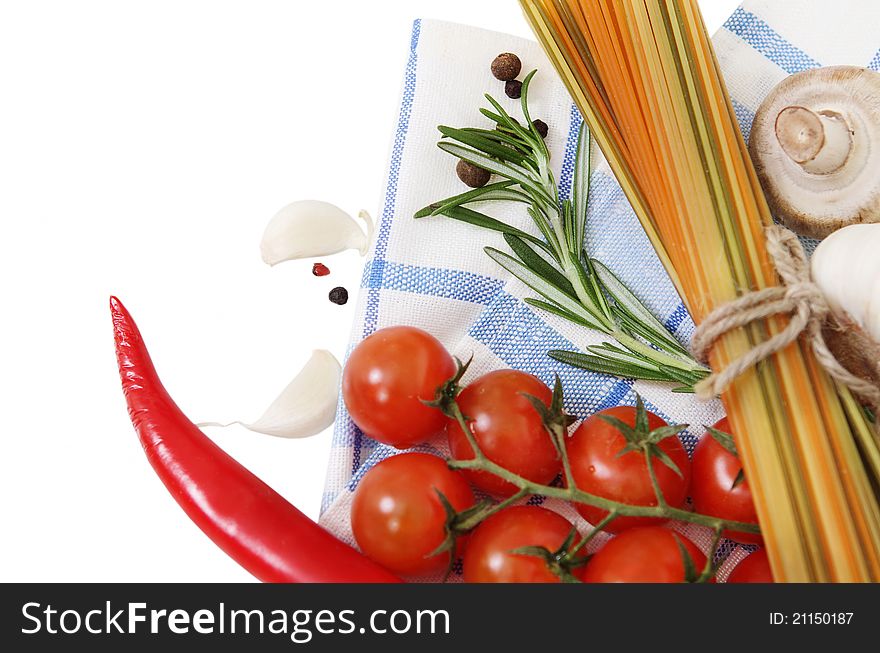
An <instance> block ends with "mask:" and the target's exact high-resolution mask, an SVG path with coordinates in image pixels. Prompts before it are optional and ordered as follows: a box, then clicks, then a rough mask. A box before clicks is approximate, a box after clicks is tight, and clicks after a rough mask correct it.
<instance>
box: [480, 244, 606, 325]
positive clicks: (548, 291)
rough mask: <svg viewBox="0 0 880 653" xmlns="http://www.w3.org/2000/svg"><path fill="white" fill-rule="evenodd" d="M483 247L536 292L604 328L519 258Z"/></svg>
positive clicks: (584, 309)
mask: <svg viewBox="0 0 880 653" xmlns="http://www.w3.org/2000/svg"><path fill="white" fill-rule="evenodd" d="M483 249H484V251H485V252H486V253H487V254H488V255H489V256H490V257H491V258H492V260H494V261H495V262H496V263H498V265H500V266H501V267H503V268H504V269H505V270H507V271H508V272H510V273H511V274H512V275H513V276H515V277H516V278H517V279H519V280H520V281H522V282H523V283H524V284H526V285H527V286H528V287H529V288H531V289H532V290H534V291H535V292H536V293H538V294H540V295H541V296H543V297H545V298H546V299H549V300H550V301H551V302H554V303H556V304H558V305H559V306H561V307H562V308H563V309H565V310H566V311H568V312H570V313H573V314H574V315H577V316H578V317H579V318H581V319H582V320H584V321H585V322H587V323H588V324H589V325H590V328H591V329H600V330H601V329H602V324H601V323H600V322H598V321H596V318H595V317H594V316H593V315H591V314H590V313H589V312H588V311H587V310H586V308H585V307H583V306H581V305H580V304H579V303H577V301H575V300H574V299H572V298H571V297H569V296H568V295H566V294H565V293H564V292H562V291H561V290H559V289H558V288H557V287H556V286H554V285H553V284H551V283H550V282H548V281H546V280H545V279H544V278H543V277H540V276H538V275H537V274H535V272H534V271H532V270H531V269H530V268H528V267H526V266H525V265H524V264H523V263H522V262H520V261H519V260H518V259H515V258H513V257H512V256H510V255H509V254H505V253H504V252H502V251H499V250H497V249H495V248H494V247H485V248H483Z"/></svg>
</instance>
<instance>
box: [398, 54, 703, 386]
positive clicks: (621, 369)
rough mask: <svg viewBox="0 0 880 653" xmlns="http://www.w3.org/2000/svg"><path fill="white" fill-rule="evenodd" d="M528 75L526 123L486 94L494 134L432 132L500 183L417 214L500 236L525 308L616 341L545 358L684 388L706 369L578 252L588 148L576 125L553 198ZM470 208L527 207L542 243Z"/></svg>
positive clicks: (503, 260) (496, 253)
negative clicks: (567, 166) (525, 290)
mask: <svg viewBox="0 0 880 653" xmlns="http://www.w3.org/2000/svg"><path fill="white" fill-rule="evenodd" d="M535 72H536V71H532V72H531V73H529V74H528V75H527V76H526V78H525V80H523V86H522V95H521V105H522V113H523V117H524V118H525V123H524V124H522V123H520V122H519V121H518V120H516V119H515V118H513V117H511V116H510V115H509V114H508V113H507V112H506V111H505V110H504V108H503V107H502V106H501V105H500V104H499V103H498V102H497V101H496V100H495V99H493V98H492V96H490V95H488V94H487V95H486V99H487V100H488V101H489V104H490V105H491V109H485V108H484V109H481V110H480V111H481V113H482V114H483V115H484V116H486V117H488V118H489V119H491V120H492V121H494V122H495V128H494V129H478V128H464V129H456V128H453V127H446V126H440V127H439V128H438V129H439V130H440V133H441V134H442V136H443V139H442V140H440V142H439V143H438V144H437V145H438V147H440V149H442V150H443V151H445V152H448V153H450V154H452V155H453V156H455V157H458V158H460V159H464V160H465V161H469V162H470V163H473V164H474V165H477V166H480V167H481V168H485V169H486V170H489V171H490V172H492V173H494V174H495V175H497V176H498V177H500V178H501V181H498V182H496V183H492V184H488V185H486V186H484V187H482V188H476V189H473V190H469V191H467V192H466V193H461V194H460V195H455V196H453V197H449V198H447V199H444V200H441V201H439V202H434V203H433V204H431V205H429V206H427V207H425V208H424V209H422V210H421V211H418V212H417V213H416V214H415V216H414V217H416V218H424V217H427V216H436V215H444V216H446V217H449V218H452V219H454V220H460V221H462V222H467V223H469V224H472V225H474V226H477V227H482V228H483V229H489V230H492V231H498V232H501V233H503V234H504V240H505V241H506V242H507V245H508V246H509V247H510V251H511V253H507V252H502V251H500V250H498V249H495V248H493V247H486V248H484V249H485V251H486V253H487V254H488V255H489V256H490V257H491V258H492V259H493V260H494V261H495V262H497V263H498V264H499V265H500V266H501V267H503V268H504V269H506V270H507V271H508V272H510V273H511V274H513V275H514V276H515V277H516V278H517V279H519V280H520V281H522V282H523V283H524V284H525V285H527V286H528V287H529V288H531V289H532V290H533V291H534V292H535V293H537V295H539V297H536V298H529V299H527V300H526V302H527V303H528V304H530V305H531V306H534V307H536V308H539V309H541V310H544V311H547V312H549V313H553V314H555V315H558V316H560V317H562V318H564V319H566V320H569V321H570V322H574V323H575V324H579V325H581V326H585V327H587V328H590V329H593V330H595V331H599V332H601V333H603V334H605V335H607V336H610V337H611V338H613V340H614V341H616V343H612V342H603V343H602V344H599V345H591V346H589V347H587V352H586V353H580V352H570V351H560V350H553V351H550V352H548V354H549V356H551V357H552V358H555V359H556V360H559V361H562V362H564V363H568V364H570V365H574V366H576V367H581V368H584V369H587V370H591V371H594V372H601V373H603V374H612V375H615V376H621V377H626V378H633V379H646V380H650V381H671V382H674V383H677V384H679V385H680V386H681V387H680V388H678V389H680V390H683V391H689V390H691V389H692V388H693V386H694V384H695V383H697V382H699V381H700V380H701V379H703V378H705V377H706V376H707V374H708V370H707V369H706V368H705V367H704V366H702V365H701V364H700V363H698V362H697V361H696V360H694V358H693V357H692V356H691V355H690V353H689V352H688V350H687V349H686V348H685V347H684V346H683V345H682V344H681V343H680V342H678V340H676V339H675V338H674V337H673V336H672V335H671V334H670V333H669V332H668V331H667V329H666V328H665V327H664V326H663V324H661V323H660V321H659V320H658V319H657V318H656V317H654V315H653V314H652V313H651V312H650V311H649V310H648V308H647V307H646V306H645V305H644V304H643V303H642V302H641V301H640V300H639V299H638V298H637V297H636V296H635V294H634V293H633V292H632V291H630V290H629V288H627V287H626V285H625V284H624V283H623V282H622V281H620V279H618V278H617V277H616V276H615V275H614V274H613V273H612V272H611V270H609V269H608V268H607V267H606V266H605V265H603V264H602V263H601V262H599V261H597V260H595V259H591V258H590V256H589V255H588V253H587V252H586V251H585V249H584V235H585V233H586V219H587V197H588V195H589V183H590V153H591V149H592V148H591V138H590V134H589V131H588V130H587V128H586V126H583V125H582V126H581V129H580V133H579V134H578V143H577V155H576V161H575V172H574V180H573V192H572V197H571V199H567V198H566V199H562V200H560V197H559V189H558V187H557V185H556V181H555V179H554V178H553V173H552V172H551V170H550V153H549V152H548V150H547V146H546V145H545V143H544V139H543V138H542V137H541V135H540V134H539V133H538V131H537V129H536V128H535V126H534V125H533V124H532V119H531V117H530V115H529V108H528V89H529V82H530V81H531V79H532V77H533V76H534V75H535ZM474 202H519V203H521V204H524V205H525V208H526V212H527V213H528V215H529V216H530V217H531V218H532V220H533V222H534V223H535V226H536V227H537V228H538V231H539V232H540V233H541V236H542V238H536V237H535V236H533V235H531V234H528V233H526V232H524V231H522V230H521V229H517V228H515V227H513V226H512V225H509V224H507V223H505V222H502V221H501V220H497V219H496V218H492V217H490V216H488V215H486V214H484V213H481V212H479V211H476V210H474V209H472V208H470V206H469V205H471V204H473V203H474Z"/></svg>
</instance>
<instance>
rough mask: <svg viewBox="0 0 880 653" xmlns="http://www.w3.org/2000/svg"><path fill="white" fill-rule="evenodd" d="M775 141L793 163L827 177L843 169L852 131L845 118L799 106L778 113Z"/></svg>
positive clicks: (847, 155)
mask: <svg viewBox="0 0 880 653" xmlns="http://www.w3.org/2000/svg"><path fill="white" fill-rule="evenodd" d="M776 138H777V139H778V141H779V145H780V146H781V147H782V149H783V151H784V152H785V153H786V154H787V155H788V156H789V158H791V160H792V161H794V162H795V163H797V164H799V165H800V166H801V167H802V168H803V169H804V170H805V171H806V172H809V173H812V174H815V175H828V174H831V173H832V172H835V171H837V170H839V169H840V168H841V167H843V165H844V164H845V163H846V162H847V159H849V155H850V152H851V151H852V145H853V142H852V138H853V132H852V131H851V130H850V127H849V124H848V123H847V122H846V120H845V119H844V117H843V116H842V115H840V114H839V113H837V112H836V111H828V110H825V111H819V112H818V113H817V112H815V111H811V110H810V109H807V108H806V107H800V106H790V107H785V108H784V109H783V110H782V111H780V112H779V115H777V116H776Z"/></svg>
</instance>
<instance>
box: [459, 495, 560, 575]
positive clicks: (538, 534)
mask: <svg viewBox="0 0 880 653" xmlns="http://www.w3.org/2000/svg"><path fill="white" fill-rule="evenodd" d="M572 528H573V526H572V525H571V522H569V521H568V520H567V519H566V518H565V517H563V516H562V515H560V514H559V513H557V512H553V511H552V510H547V509H546V508H541V507H540V506H514V507H512V508H505V509H504V510H501V511H500V512H497V513H495V514H494V515H492V516H491V517H488V518H487V519H486V520H485V521H483V522H482V523H481V524H480V525H479V526H477V528H476V529H474V531H473V533H471V536H470V539H469V540H468V545H467V549H466V550H465V552H464V580H465V582H466V583H558V582H560V579H559V577H558V576H557V575H556V574H554V573H553V572H552V571H550V569H549V568H548V567H547V563H546V562H545V561H544V560H542V559H541V558H538V557H537V556H532V555H526V554H518V553H511V551H513V550H514V549H518V548H520V547H523V546H542V547H544V548H545V549H547V550H548V551H550V552H554V551H557V550H558V549H559V548H560V547H561V546H562V545H563V544H564V543H565V539H566V538H567V537H568V536H569V534H570V533H571V530H572Z"/></svg>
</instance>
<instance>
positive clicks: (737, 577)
mask: <svg viewBox="0 0 880 653" xmlns="http://www.w3.org/2000/svg"><path fill="white" fill-rule="evenodd" d="M727 582H728V583H772V582H774V581H773V572H772V571H771V569H770V560H769V559H768V558H767V552H766V551H765V550H764V549H758V550H757V551H755V552H754V553H751V554H749V555H748V557H746V558H744V559H743V560H741V561H740V562H739V564H737V565H736V567H734V568H733V571H731V572H730V576H728V577H727Z"/></svg>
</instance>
